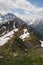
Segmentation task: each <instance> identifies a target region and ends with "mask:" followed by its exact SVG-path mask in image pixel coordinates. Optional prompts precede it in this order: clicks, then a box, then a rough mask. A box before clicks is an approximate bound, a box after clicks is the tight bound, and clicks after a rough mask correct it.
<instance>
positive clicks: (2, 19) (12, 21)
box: [0, 13, 24, 35]
mask: <svg viewBox="0 0 43 65" xmlns="http://www.w3.org/2000/svg"><path fill="white" fill-rule="evenodd" d="M23 23H24V22H23V21H22V20H21V19H19V18H18V17H16V16H15V15H13V14H10V13H8V14H6V15H4V16H2V15H0V35H1V34H2V33H3V32H5V31H6V33H7V32H9V31H11V30H13V29H14V28H15V27H16V28H18V27H20V26H21V25H22V24H23ZM3 27H4V28H3ZM2 29H4V30H5V31H3V30H2Z"/></svg>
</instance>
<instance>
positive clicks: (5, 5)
mask: <svg viewBox="0 0 43 65" xmlns="http://www.w3.org/2000/svg"><path fill="white" fill-rule="evenodd" d="M11 8H13V9H15V8H21V9H23V10H24V11H25V14H24V15H20V14H19V13H18V12H13V13H15V14H16V15H17V16H19V17H21V18H25V19H26V20H29V19H33V20H34V19H36V18H41V17H43V7H42V8H41V7H39V8H38V7H36V6H34V5H32V4H31V3H30V2H28V1H27V0H0V13H2V14H4V13H7V12H9V10H10V9H11ZM10 12H11V11H10ZM31 12H33V14H32V13H31Z"/></svg>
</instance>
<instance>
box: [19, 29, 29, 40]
mask: <svg viewBox="0 0 43 65" xmlns="http://www.w3.org/2000/svg"><path fill="white" fill-rule="evenodd" d="M29 36H30V33H29V32H28V31H27V29H24V34H23V35H21V36H20V38H21V39H23V40H24V39H25V38H26V37H29Z"/></svg>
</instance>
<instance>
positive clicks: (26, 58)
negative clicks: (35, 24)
mask: <svg viewBox="0 0 43 65" xmlns="http://www.w3.org/2000/svg"><path fill="white" fill-rule="evenodd" d="M19 30H20V31H18V32H17V33H20V34H22V33H23V29H22V28H20V29H19ZM21 32H22V33H21ZM17 33H16V34H17ZM16 34H15V35H14V37H12V38H11V39H10V40H9V42H8V43H7V44H5V45H4V46H2V47H0V55H1V56H2V58H0V65H43V48H41V47H40V46H39V47H37V48H36V47H34V48H31V49H29V50H28V51H24V50H23V49H22V48H20V47H19V46H18V45H15V41H14V40H15V36H17V38H18V36H19V35H20V34H17V35H16ZM13 41H14V42H13ZM16 42H17V41H16ZM24 42H26V43H30V44H32V45H33V46H34V44H36V43H37V44H39V43H40V42H39V40H38V38H37V37H36V36H34V34H31V35H30V37H29V38H26V39H25V41H24ZM17 43H18V42H17Z"/></svg>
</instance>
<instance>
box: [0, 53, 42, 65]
mask: <svg viewBox="0 0 43 65" xmlns="http://www.w3.org/2000/svg"><path fill="white" fill-rule="evenodd" d="M0 65H43V57H41V56H40V55H39V54H36V53H33V52H28V53H27V54H24V55H22V56H19V55H18V56H16V57H14V56H9V55H7V56H6V55H5V56H4V57H3V58H1V59H0Z"/></svg>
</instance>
